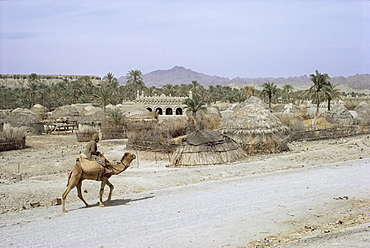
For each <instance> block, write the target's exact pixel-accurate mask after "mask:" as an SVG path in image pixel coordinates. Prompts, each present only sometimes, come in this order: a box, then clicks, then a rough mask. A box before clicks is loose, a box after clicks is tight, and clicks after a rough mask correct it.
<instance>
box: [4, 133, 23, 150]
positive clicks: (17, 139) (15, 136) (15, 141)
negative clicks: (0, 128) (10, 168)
mask: <svg viewBox="0 0 370 248" xmlns="http://www.w3.org/2000/svg"><path fill="white" fill-rule="evenodd" d="M25 145H26V136H25V135H23V133H20V132H0V152H2V151H9V150H18V149H23V148H24V147H25Z"/></svg>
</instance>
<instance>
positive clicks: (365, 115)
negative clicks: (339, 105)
mask: <svg viewBox="0 0 370 248" xmlns="http://www.w3.org/2000/svg"><path fill="white" fill-rule="evenodd" d="M354 110H355V111H356V112H357V115H358V119H359V124H360V125H369V124H370V105H369V104H367V103H366V102H360V103H359V104H358V105H357V106H356V107H355V109H354Z"/></svg>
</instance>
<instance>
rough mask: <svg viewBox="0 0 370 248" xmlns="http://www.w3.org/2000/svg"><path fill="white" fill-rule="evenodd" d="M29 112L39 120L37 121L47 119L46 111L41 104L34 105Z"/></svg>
mask: <svg viewBox="0 0 370 248" xmlns="http://www.w3.org/2000/svg"><path fill="white" fill-rule="evenodd" d="M31 111H32V112H34V113H35V115H36V116H37V117H38V118H39V120H40V121H41V120H44V119H46V118H47V117H48V109H47V108H46V107H44V106H42V105H41V104H35V105H34V106H33V107H32V108H31Z"/></svg>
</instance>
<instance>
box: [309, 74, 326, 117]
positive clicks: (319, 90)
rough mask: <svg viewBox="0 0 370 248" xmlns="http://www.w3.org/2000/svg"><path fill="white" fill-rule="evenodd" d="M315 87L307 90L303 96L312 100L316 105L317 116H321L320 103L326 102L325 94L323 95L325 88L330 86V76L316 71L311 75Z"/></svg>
mask: <svg viewBox="0 0 370 248" xmlns="http://www.w3.org/2000/svg"><path fill="white" fill-rule="evenodd" d="M310 78H311V81H312V83H313V86H311V87H310V88H309V89H308V90H306V92H305V94H304V95H303V98H304V99H307V100H312V102H315V103H316V114H315V115H316V116H318V114H319V109H320V103H322V102H323V101H324V100H325V94H324V93H323V88H324V87H325V86H327V85H328V84H329V79H330V77H329V76H328V74H326V73H324V74H321V73H320V72H319V71H318V70H316V71H315V74H311V75H310Z"/></svg>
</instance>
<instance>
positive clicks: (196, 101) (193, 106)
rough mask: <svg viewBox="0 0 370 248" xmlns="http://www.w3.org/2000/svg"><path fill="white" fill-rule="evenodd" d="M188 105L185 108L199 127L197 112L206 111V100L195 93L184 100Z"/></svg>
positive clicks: (195, 125) (196, 126)
mask: <svg viewBox="0 0 370 248" xmlns="http://www.w3.org/2000/svg"><path fill="white" fill-rule="evenodd" d="M184 104H185V105H186V106H185V107H184V108H185V109H186V112H187V113H190V119H191V121H192V123H193V124H194V127H195V128H196V129H199V126H198V120H197V113H198V112H199V111H206V110H207V109H206V107H205V106H204V102H203V101H202V100H201V99H200V98H199V97H198V96H196V95H193V98H186V99H185V101H184Z"/></svg>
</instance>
